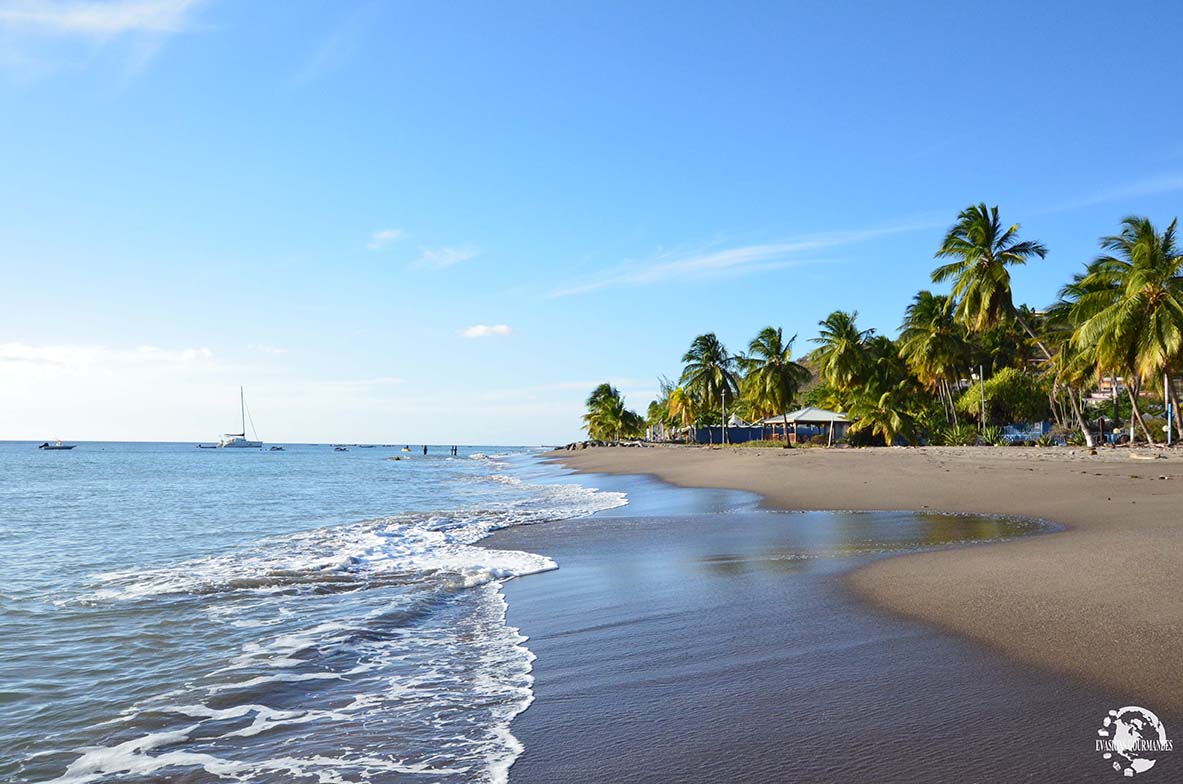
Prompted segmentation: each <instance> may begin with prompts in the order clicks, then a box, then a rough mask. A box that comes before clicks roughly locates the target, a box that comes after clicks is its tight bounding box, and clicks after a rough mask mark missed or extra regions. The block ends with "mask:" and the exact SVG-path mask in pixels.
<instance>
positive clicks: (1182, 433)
mask: <svg viewBox="0 0 1183 784" xmlns="http://www.w3.org/2000/svg"><path fill="white" fill-rule="evenodd" d="M1167 391H1169V392H1170V393H1171V411H1172V413H1174V415H1175V429H1176V430H1177V431H1179V439H1180V440H1181V441H1183V414H1181V413H1179V399H1178V398H1177V397H1175V385H1174V384H1173V383H1172V382H1171V381H1170V377H1169V376H1168V380H1167Z"/></svg>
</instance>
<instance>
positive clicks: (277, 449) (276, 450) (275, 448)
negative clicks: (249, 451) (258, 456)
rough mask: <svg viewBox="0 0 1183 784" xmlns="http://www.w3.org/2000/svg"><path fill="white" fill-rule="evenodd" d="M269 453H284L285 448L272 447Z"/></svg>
mask: <svg viewBox="0 0 1183 784" xmlns="http://www.w3.org/2000/svg"><path fill="white" fill-rule="evenodd" d="M268 451H270V452H282V451H284V448H283V447H282V446H273V447H271V449H269V450H268Z"/></svg>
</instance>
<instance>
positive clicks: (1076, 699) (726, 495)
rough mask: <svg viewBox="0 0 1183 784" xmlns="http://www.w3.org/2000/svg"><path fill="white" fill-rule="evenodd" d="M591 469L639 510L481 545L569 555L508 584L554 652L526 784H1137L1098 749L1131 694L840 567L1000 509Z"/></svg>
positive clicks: (986, 532)
mask: <svg viewBox="0 0 1183 784" xmlns="http://www.w3.org/2000/svg"><path fill="white" fill-rule="evenodd" d="M614 451H615V450H614ZM654 451H655V450H654ZM630 457H631V454H630ZM644 457H646V458H647V457H649V455H648V454H646V455H645V456H644ZM637 459H640V456H639V455H638V458H637ZM580 481H583V482H590V483H591V484H593V485H594V486H597V487H600V488H602V489H608V490H624V491H625V492H628V493H629V497H630V504H629V505H628V506H626V507H623V508H621V509H618V510H614V511H613V512H609V513H601V514H599V515H595V516H593V517H591V518H586V519H582V520H569V521H562V522H556V523H545V524H540V525H533V526H523V527H517V528H512V529H508V530H505V531H501V532H498V533H497V534H495V535H494V536H493V537H491V538H490V539H488V540H486V541H485V543H484V544H485V545H486V546H490V547H498V548H512V549H524V550H528V551H531V552H538V553H542V554H545V555H548V556H550V557H552V558H554V559H555V560H556V561H557V562H558V564H559V569H558V570H557V571H553V572H547V573H544V574H539V575H532V576H530V577H527V578H524V579H520V580H513V581H511V582H510V583H508V584H507V585H506V586H505V591H506V597H507V600H508V602H509V615H508V620H509V623H510V624H511V625H514V626H517V627H519V628H520V629H521V630H522V632H523V633H524V634H527V635H529V637H530V641H529V642H528V646H529V648H530V649H531V650H532V651H533V652H534V653H535V654H536V656H537V657H538V658H537V660H536V662H535V665H534V674H535V679H536V680H535V684H534V692H535V698H536V700H535V703H534V704H533V706H532V707H531V708H530V709H529V710H527V711H526V712H525V713H523V714H521V715H520V716H519V717H518V718H517V719H516V720H515V721H514V724H513V727H512V730H513V732H514V734H515V735H516V736H517V737H518V738H519V739H520V740H521V741H522V743H523V744H524V746H525V753H524V754H523V755H522V757H521V758H520V759H519V760H518V762H517V764H516V765H515V766H514V768H513V769H512V771H511V776H510V781H511V782H512V784H522V783H530V782H539V783H542V782H545V783H546V784H551V783H552V782H564V783H565V784H566V783H567V782H570V783H572V784H575V783H576V782H703V784H705V783H706V782H712V783H713V782H772V781H778V782H779V781H785V782H796V781H809V782H835V784H837V783H838V782H862V781H868V782H871V781H873V782H948V781H958V782H996V781H1039V782H1087V781H1098V782H1103V781H1110V780H1114V779H1115V778H1118V779H1119V778H1120V776H1119V775H1118V774H1115V773H1114V771H1112V770H1110V769H1108V768H1107V767H1106V763H1105V762H1104V761H1102V760H1101V759H1100V758H1099V757H1100V755H1098V754H1096V753H1095V752H1094V750H1093V748H1092V746H1093V739H1094V738H1095V737H1096V730H1097V728H1098V727H1099V726H1100V720H1101V718H1102V717H1103V716H1104V715H1105V711H1106V710H1107V709H1109V708H1111V707H1118V706H1119V704H1120V705H1124V704H1128V703H1127V702H1123V701H1122V700H1123V696H1124V695H1122V694H1120V693H1114V692H1110V691H1107V690H1105V689H1104V688H1098V687H1094V686H1090V685H1088V684H1083V683H1081V682H1080V681H1079V680H1077V679H1074V678H1072V677H1069V676H1067V675H1061V674H1057V673H1054V672H1048V671H1046V670H1043V669H1037V668H1031V667H1029V666H1026V665H1024V664H1022V663H1017V662H1015V661H1012V660H1010V659H1008V658H1007V657H1004V656H1002V655H999V654H997V653H995V652H993V651H991V650H989V649H985V648H983V647H981V646H978V645H975V644H973V643H971V642H969V641H967V640H965V639H964V638H962V637H959V636H956V635H951V634H948V633H945V632H943V631H940V630H938V629H935V628H933V627H932V626H926V625H922V624H917V623H915V622H913V621H911V620H908V619H906V618H903V617H900V616H898V615H895V614H891V613H885V612H882V611H880V610H878V609H876V608H875V607H873V606H871V605H869V604H868V603H867V602H865V601H863V600H862V599H861V598H860V597H859V596H858V595H857V594H855V593H854V592H852V591H850V590H848V587H847V583H846V582H845V581H844V579H843V578H844V577H845V576H848V575H850V574H851V573H852V572H854V571H855V570H857V569H858V568H859V567H862V568H864V569H866V568H868V567H867V565H868V564H869V565H870V566H869V568H871V569H875V568H877V567H878V566H879V565H880V564H884V563H890V562H892V561H896V560H901V559H900V558H899V557H897V556H891V555H886V554H885V553H886V551H890V550H892V549H894V548H897V547H902V546H905V545H906V544H907V542H909V541H910V542H911V545H917V544H941V543H943V542H946V541H948V537H949V536H950V535H951V534H950V531H951V530H956V531H961V532H964V531H966V530H971V529H973V530H979V531H980V533H981V535H982V536H991V535H995V534H997V533H998V532H999V530H1004V529H998V526H999V525H1002V524H1001V523H999V522H998V521H997V520H994V521H991V520H980V521H973V520H957V521H949V520H947V519H940V518H937V517H935V516H929V517H930V518H931V519H925V517H924V516H915V515H899V514H896V515H891V514H887V515H877V516H870V515H855V514H828V513H816V514H779V513H772V512H764V511H759V510H758V509H757V506H758V498H757V497H755V496H753V495H751V494H738V493H735V492H732V491H726V490H682V489H678V488H671V487H669V486H668V485H664V484H663V483H660V482H657V481H655V480H653V479H647V478H644V477H636V476H623V477H622V476H590V477H587V476H582V477H580ZM915 520H918V521H919V522H918V523H917V524H916V525H912V524H911V522H910V521H915ZM891 531H894V532H895V533H894V534H890V533H889V532H891ZM952 535H958V536H959V535H964V534H963V533H961V534H957V533H954V534H952ZM1061 535H1062V534H1051V535H1036V536H1034V537H1027V538H1025V539H1023V540H1020V541H1016V542H1012V543H1008V544H1003V545H984V544H973V545H969V546H968V549H970V550H981V551H999V550H1007V549H1015V548H1021V547H1027V546H1031V545H1032V544H1035V543H1036V542H1038V541H1042V540H1048V539H1053V538H1055V537H1058V536H1061ZM949 552H951V551H942V552H938V553H933V555H947V554H949ZM810 553H814V554H817V553H822V554H824V557H817V558H812V557H801V556H802V555H807V554H810ZM915 557H917V556H904V558H903V559H902V560H908V559H912V558H915ZM1160 715H1163V716H1164V718H1166V717H1169V716H1170V715H1171V714H1169V713H1165V712H1162V711H1160ZM1166 720H1167V722H1168V729H1171V726H1172V725H1171V719H1170V718H1167V719H1166ZM1164 762H1173V760H1167V761H1164ZM1160 766H1162V772H1163V774H1165V775H1166V776H1167V778H1164V779H1163V780H1169V779H1170V776H1171V775H1173V774H1174V773H1175V772H1176V771H1177V770H1178V769H1179V767H1180V766H1177V765H1171V766H1170V768H1167V767H1166V765H1165V764H1164V763H1163V762H1160ZM1158 772H1159V771H1156V773H1158Z"/></svg>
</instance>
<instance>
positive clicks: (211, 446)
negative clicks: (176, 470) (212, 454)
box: [197, 444, 218, 449]
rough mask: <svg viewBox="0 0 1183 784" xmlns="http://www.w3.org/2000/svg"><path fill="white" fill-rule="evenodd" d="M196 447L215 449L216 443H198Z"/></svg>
mask: <svg viewBox="0 0 1183 784" xmlns="http://www.w3.org/2000/svg"><path fill="white" fill-rule="evenodd" d="M197 448H198V449H217V448H218V445H217V444H198V445H197Z"/></svg>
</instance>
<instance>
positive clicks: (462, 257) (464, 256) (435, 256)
mask: <svg viewBox="0 0 1183 784" xmlns="http://www.w3.org/2000/svg"><path fill="white" fill-rule="evenodd" d="M479 255H480V251H479V250H477V249H476V248H474V247H472V246H469V245H464V246H461V247H455V248H436V249H430V248H424V249H423V251H422V254H421V255H420V256H419V259H418V261H416V262H415V266H417V267H433V268H435V269H444V268H447V267H453V266H455V265H457V264H460V263H462V262H465V261H470V260H472V259H475V258H476V257H477V256H479Z"/></svg>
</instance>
